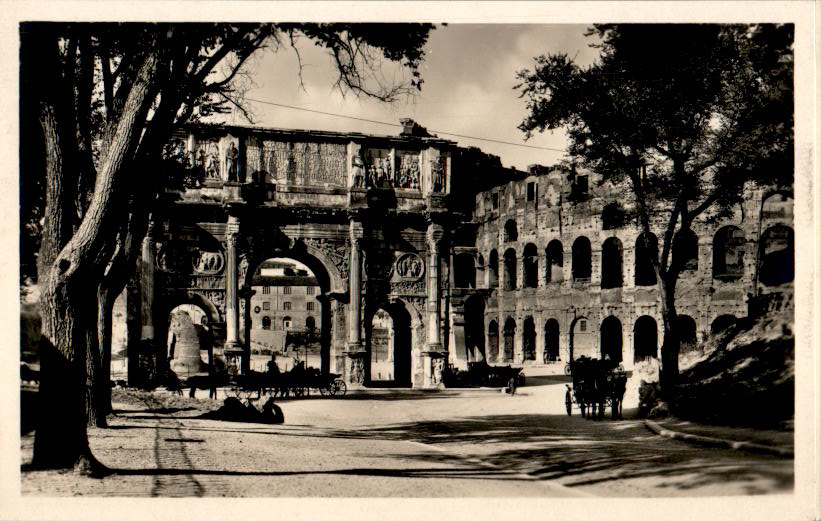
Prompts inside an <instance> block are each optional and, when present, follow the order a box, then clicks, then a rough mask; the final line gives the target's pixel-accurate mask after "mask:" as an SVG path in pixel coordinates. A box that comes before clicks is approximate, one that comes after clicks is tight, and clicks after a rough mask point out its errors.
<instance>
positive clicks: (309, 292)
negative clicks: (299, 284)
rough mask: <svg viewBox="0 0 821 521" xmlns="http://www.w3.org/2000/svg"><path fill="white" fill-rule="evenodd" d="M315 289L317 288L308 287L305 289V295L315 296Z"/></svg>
mask: <svg viewBox="0 0 821 521" xmlns="http://www.w3.org/2000/svg"><path fill="white" fill-rule="evenodd" d="M314 288H315V286H307V287H306V288H305V294H306V295H313V294H314Z"/></svg>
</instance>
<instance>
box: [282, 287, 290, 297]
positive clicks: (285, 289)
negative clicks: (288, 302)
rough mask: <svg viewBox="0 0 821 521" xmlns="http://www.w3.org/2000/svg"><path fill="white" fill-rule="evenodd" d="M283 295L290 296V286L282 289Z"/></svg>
mask: <svg viewBox="0 0 821 521" xmlns="http://www.w3.org/2000/svg"><path fill="white" fill-rule="evenodd" d="M282 294H283V295H290V294H291V286H285V287H283V288H282Z"/></svg>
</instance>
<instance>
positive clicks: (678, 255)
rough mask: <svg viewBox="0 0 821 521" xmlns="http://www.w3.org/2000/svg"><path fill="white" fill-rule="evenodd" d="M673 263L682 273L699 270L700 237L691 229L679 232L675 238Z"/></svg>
mask: <svg viewBox="0 0 821 521" xmlns="http://www.w3.org/2000/svg"><path fill="white" fill-rule="evenodd" d="M673 262H674V263H675V264H676V265H677V266H678V269H679V270H681V271H687V270H691V271H696V270H698V237H697V236H696V234H695V232H694V231H693V230H691V229H689V228H688V229H686V230H679V231H678V232H676V235H675V237H674V238H673Z"/></svg>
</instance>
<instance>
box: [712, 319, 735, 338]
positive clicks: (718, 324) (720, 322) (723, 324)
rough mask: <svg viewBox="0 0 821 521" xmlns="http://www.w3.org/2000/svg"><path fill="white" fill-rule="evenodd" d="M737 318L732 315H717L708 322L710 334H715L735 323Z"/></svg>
mask: <svg viewBox="0 0 821 521" xmlns="http://www.w3.org/2000/svg"><path fill="white" fill-rule="evenodd" d="M737 322H738V319H737V318H736V317H735V316H734V315H730V314H725V315H719V316H717V317H716V318H715V320H713V323H712V324H710V334H711V335H717V334H719V333H722V332H724V331H726V330H727V329H729V328H731V327H732V326H734V325H736V323H737Z"/></svg>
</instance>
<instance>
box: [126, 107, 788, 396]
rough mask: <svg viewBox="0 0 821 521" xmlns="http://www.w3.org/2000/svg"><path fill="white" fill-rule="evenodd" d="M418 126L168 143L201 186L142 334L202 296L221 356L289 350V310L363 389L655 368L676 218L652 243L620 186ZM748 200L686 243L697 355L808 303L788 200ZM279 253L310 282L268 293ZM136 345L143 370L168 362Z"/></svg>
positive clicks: (239, 364) (147, 267) (141, 302)
mask: <svg viewBox="0 0 821 521" xmlns="http://www.w3.org/2000/svg"><path fill="white" fill-rule="evenodd" d="M403 125H404V127H403V130H402V132H401V133H400V135H398V136H372V135H363V134H356V133H351V134H342V133H332V132H319V131H294V130H277V129H258V128H244V127H197V126H194V127H190V128H188V129H187V130H186V131H185V132H181V133H180V134H179V135H178V139H177V140H175V141H174V142H173V143H172V144H171V145H170V147H169V149H170V150H169V151H170V152H171V153H170V155H172V156H175V157H180V156H182V157H185V158H187V159H186V164H185V165H184V166H185V167H186V169H187V171H188V172H189V176H188V178H186V180H185V185H184V186H183V187H181V188H177V189H175V190H169V194H168V195H169V196H168V197H167V202H166V205H165V208H164V209H163V212H160V213H158V215H157V216H156V217H155V221H154V222H153V223H152V226H151V228H150V231H149V234H148V236H147V237H146V240H145V242H144V244H143V259H142V261H143V262H142V263H141V266H142V270H141V272H140V276H139V279H138V280H135V282H134V284H132V286H131V287H130V288H128V289H127V291H126V297H127V298H129V299H131V301H130V302H132V304H131V305H130V306H126V308H127V309H132V310H133V312H130V313H129V323H130V324H131V325H130V327H131V329H132V331H139V335H137V333H134V334H131V335H127V336H128V338H136V337H137V336H139V337H140V340H141V345H151V344H152V342H153V343H154V344H158V343H160V342H157V339H161V338H162V339H164V338H165V334H166V332H167V328H168V320H169V318H168V317H169V312H170V310H172V309H173V308H174V307H176V306H178V305H180V304H195V305H197V306H199V307H200V308H201V309H202V310H203V312H204V314H205V316H206V317H207V320H206V322H207V324H204V327H206V328H207V330H208V331H209V332H210V334H211V335H212V336H213V342H212V344H213V346H214V355H215V356H218V357H221V358H223V359H225V360H226V362H227V363H228V364H229V365H232V364H233V365H235V366H236V368H237V369H238V370H247V369H248V359H249V357H250V351H251V335H249V334H246V333H247V332H249V331H253V333H254V335H257V333H261V334H263V335H269V337H270V339H269V340H270V342H271V343H272V345H274V344H276V342H277V341H276V339H275V334H276V332H277V331H278V330H277V329H276V328H277V327H279V326H280V325H281V326H282V327H283V328H284V327H285V326H286V322H287V320H286V319H287V318H290V322H291V326H292V327H300V328H302V327H304V325H305V322H307V321H308V319H309V318H311V319H313V320H314V321H315V324H316V327H317V328H318V329H319V337H320V344H321V365H322V367H321V369H322V370H324V371H331V372H337V373H342V374H343V375H344V377H345V379H346V381H347V382H348V383H349V384H350V385H354V386H356V385H371V384H374V383H376V382H378V381H385V380H386V379H387V380H388V383H392V384H393V385H401V386H413V387H438V386H440V385H441V383H442V373H443V371H444V369H445V367H446V366H447V365H448V364H452V365H454V366H456V367H464V366H466V364H467V363H469V362H472V361H480V360H484V361H487V362H489V363H515V364H543V363H552V362H556V361H565V360H569V359H571V358H577V357H578V356H581V355H587V356H596V357H599V356H608V357H611V358H614V359H619V360H621V361H622V362H623V363H625V365H627V366H630V365H632V364H633V363H635V362H636V361H638V360H643V359H647V358H654V357H657V356H658V349H659V345H660V339H661V335H662V327H661V323H662V322H661V316H660V300H659V291H658V288H657V285H656V281H655V273H654V272H653V269H652V263H650V262H649V259H650V256H651V255H655V254H657V250H658V247H659V237H660V236H661V234H662V233H663V229H664V228H663V227H664V225H665V223H664V222H662V219H661V216H659V218H658V219H656V220H655V221H654V222H653V223H652V233H651V234H650V235H649V236H643V235H641V234H640V233H639V228H638V227H637V226H636V225H635V223H633V222H631V220H630V218H629V217H628V216H629V215H630V214H631V209H632V204H633V203H632V201H631V200H630V198H629V197H627V196H626V195H625V194H628V193H629V190H626V189H625V187H623V186H611V185H608V184H602V183H601V182H600V180H599V179H596V178H595V177H594V176H592V175H590V174H585V173H583V172H568V171H565V170H562V169H558V168H552V169H551V168H541V167H532V168H531V169H530V170H529V171H528V172H521V171H515V170H510V169H503V168H501V165H500V164H499V162H498V159H497V160H496V161H493V160H488V158H489V157H490V156H486V155H484V154H482V153H481V152H480V151H477V150H476V149H461V148H458V147H456V145H455V143H453V142H451V141H447V140H443V139H440V138H437V137H435V136H432V135H430V134H428V133H427V132H426V131H425V130H424V129H423V128H422V127H420V126H419V125H417V124H415V123H414V122H412V121H410V120H403ZM491 159H492V158H491ZM745 194H746V196H745V199H744V203H743V204H742V205H740V206H739V207H738V208H735V209H734V210H733V211H732V212H731V213H730V215H722V216H719V215H705V216H703V218H700V219H699V220H698V222H696V223H694V226H693V233H692V234H691V235H689V236H686V237H677V238H676V240H675V248H674V254H675V255H676V256H677V258H678V259H680V262H681V263H682V266H683V267H684V271H683V272H682V275H681V277H680V282H679V284H678V289H677V295H678V300H677V309H678V313H679V315H680V318H679V320H680V324H681V326H682V331H684V332H685V333H684V337H685V343H690V344H692V343H694V342H696V341H698V340H703V339H704V338H705V337H706V335H709V334H710V332H711V331H716V330H718V329H721V328H723V327H726V326H727V324H730V323H732V321H733V320H736V319H738V318H740V317H744V316H746V315H747V314H748V309H749V306H750V304H751V302H754V301H756V302H757V301H758V300H761V298H762V296H766V295H768V294H773V295H776V294H777V295H781V297H779V298H780V299H781V300H778V299H775V298H774V297H773V298H770V301H771V302H776V301H778V302H777V303H774V304H773V305H788V306H789V305H791V300H790V298H791V297H790V295H791V288H792V269H793V264H794V261H793V233H792V226H793V224H792V208H793V203H792V195H791V188H790V187H780V188H766V187H755V186H752V185H751V186H748V187H745ZM272 258H277V259H280V258H282V259H293V260H295V261H297V262H299V263H301V264H302V265H304V266H306V267H307V268H308V269H309V270H310V271H311V273H312V274H313V277H314V278H313V280H312V281H310V283H308V281H305V285H287V286H286V285H280V286H277V285H270V284H268V282H271V281H265V280H264V276H260V275H258V274H259V273H261V270H264V269H271V268H272V267H271V266H267V267H266V265H265V262H266V261H267V260H268V259H272ZM260 277H262V278H260ZM263 282H265V283H263ZM266 287H268V288H271V289H270V290H269V291H270V293H265V291H266V290H265V289H264V288H266ZM286 287H288V288H290V289H289V290H288V291H291V292H292V293H291V294H290V295H289V294H286V293H285V291H286ZM309 287H313V288H316V289H315V290H313V291H315V294H314V295H309V294H307V291H308V288H309ZM274 288H276V289H274ZM300 288H301V289H302V290H304V291H305V292H306V294H304V295H299V297H300V299H299V300H297V298H296V297H297V296H296V295H295V294H294V293H293V292H299V291H300ZM783 295H787V296H786V297H783ZM288 298H290V300H288ZM303 298H304V300H303ZM134 299H137V300H136V302H137V303H138V305H134V304H133V302H134ZM785 299H786V300H785ZM286 302H287V303H290V307H291V309H290V310H286V309H284V308H285V304H286ZM266 303H267V305H268V307H269V308H270V309H267V310H266V309H265V306H266ZM311 304H313V305H314V310H309V309H308V306H309V305H311ZM303 306H304V308H305V309H296V308H301V307H303ZM257 308H259V311H257ZM317 308H318V309H317ZM289 311H290V312H291V313H290V314H287V315H286V312H289ZM269 312H270V313H269ZM297 313H301V314H297ZM266 318H267V319H268V320H266ZM266 327H268V329H266ZM261 338H268V337H261ZM267 341H268V340H266V342H267ZM388 342H389V343H391V344H392V346H393V347H392V348H391V347H390V346H386V345H384V344H386V343H388ZM135 351H137V352H136V354H135ZM129 353H130V358H129V370H130V372H131V369H132V367H134V368H137V367H138V366H139V364H140V362H139V360H140V357H146V356H149V357H150V356H152V354H151V353H145V352H142V353H141V352H139V351H138V350H134V349H129ZM375 358H376V359H377V360H376V361H374V359H375ZM386 362H390V365H389V366H387V367H386V366H385V363H386ZM377 363H378V364H381V365H375V364H377ZM136 373H137V371H135V374H136ZM386 375H387V376H386Z"/></svg>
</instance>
